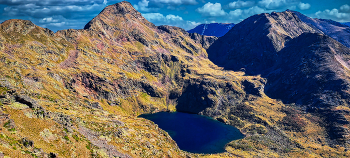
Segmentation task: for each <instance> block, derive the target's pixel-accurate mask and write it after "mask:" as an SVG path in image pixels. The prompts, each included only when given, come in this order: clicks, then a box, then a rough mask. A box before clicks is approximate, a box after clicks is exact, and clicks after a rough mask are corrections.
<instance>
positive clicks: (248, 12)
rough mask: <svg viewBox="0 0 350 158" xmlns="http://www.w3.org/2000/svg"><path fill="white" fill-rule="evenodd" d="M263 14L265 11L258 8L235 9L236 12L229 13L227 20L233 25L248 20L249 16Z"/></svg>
mask: <svg viewBox="0 0 350 158" xmlns="http://www.w3.org/2000/svg"><path fill="white" fill-rule="evenodd" d="M264 12H267V10H265V9H263V8H260V7H258V6H254V7H250V8H248V9H236V10H233V11H230V13H229V15H230V17H229V18H230V19H231V20H232V21H233V22H234V23H238V22H240V21H242V20H244V19H246V18H248V17H249V16H252V15H255V14H260V13H264Z"/></svg>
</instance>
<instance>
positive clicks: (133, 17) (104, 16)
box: [84, 1, 155, 32]
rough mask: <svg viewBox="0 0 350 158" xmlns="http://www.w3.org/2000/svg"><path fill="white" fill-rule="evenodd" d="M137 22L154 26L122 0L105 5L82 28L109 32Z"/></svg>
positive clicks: (125, 27)
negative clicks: (121, 0)
mask: <svg viewBox="0 0 350 158" xmlns="http://www.w3.org/2000/svg"><path fill="white" fill-rule="evenodd" d="M138 22H140V23H141V24H144V25H146V26H147V27H151V28H153V27H155V25H154V24H152V23H150V22H149V21H147V20H146V19H145V18H144V17H143V16H142V15H141V13H140V12H138V11H136V10H135V8H134V7H132V5H131V4H130V3H129V2H127V1H123V2H120V3H116V4H114V5H110V6H107V7H106V8H105V9H103V10H102V12H101V13H100V14H99V15H98V16H96V17H95V18H94V19H92V20H91V21H90V22H89V23H87V24H86V25H85V27H84V29H87V30H96V31H109V32H111V31H115V30H122V29H127V27H128V25H132V23H138ZM136 27H138V26H136ZM140 27H143V26H140Z"/></svg>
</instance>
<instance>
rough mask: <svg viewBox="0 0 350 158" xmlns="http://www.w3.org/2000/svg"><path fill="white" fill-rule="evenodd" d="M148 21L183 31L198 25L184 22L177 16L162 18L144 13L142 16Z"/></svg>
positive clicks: (162, 16)
mask: <svg viewBox="0 0 350 158" xmlns="http://www.w3.org/2000/svg"><path fill="white" fill-rule="evenodd" d="M142 15H143V16H144V17H145V18H146V19H147V20H148V21H150V22H152V23H154V24H155V25H170V26H177V27H181V28H183V29H185V30H188V29H192V28H194V27H195V26H197V25H199V24H200V23H198V22H194V21H186V20H184V19H183V18H182V17H180V16H178V15H173V14H169V15H166V16H164V15H163V14H161V13H146V14H142Z"/></svg>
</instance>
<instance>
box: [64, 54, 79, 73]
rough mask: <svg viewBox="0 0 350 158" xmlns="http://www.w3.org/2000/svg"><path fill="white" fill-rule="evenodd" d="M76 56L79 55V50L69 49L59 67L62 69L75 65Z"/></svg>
mask: <svg viewBox="0 0 350 158" xmlns="http://www.w3.org/2000/svg"><path fill="white" fill-rule="evenodd" d="M78 57H79V51H77V50H75V51H70V52H69V55H68V58H67V59H66V60H64V61H63V62H62V63H60V65H59V67H60V68H63V69H66V68H70V67H73V66H74V65H75V63H76V60H77V59H78Z"/></svg>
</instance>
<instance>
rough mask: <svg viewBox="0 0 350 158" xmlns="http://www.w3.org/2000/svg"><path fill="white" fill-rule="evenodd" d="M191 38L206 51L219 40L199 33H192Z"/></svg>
mask: <svg viewBox="0 0 350 158" xmlns="http://www.w3.org/2000/svg"><path fill="white" fill-rule="evenodd" d="M190 37H191V38H192V39H193V40H194V41H195V42H197V43H200V44H202V47H203V48H204V49H208V48H209V47H210V46H211V45H212V44H213V43H214V42H215V41H216V40H217V39H218V38H217V37H214V36H204V35H200V34H198V33H190Z"/></svg>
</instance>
